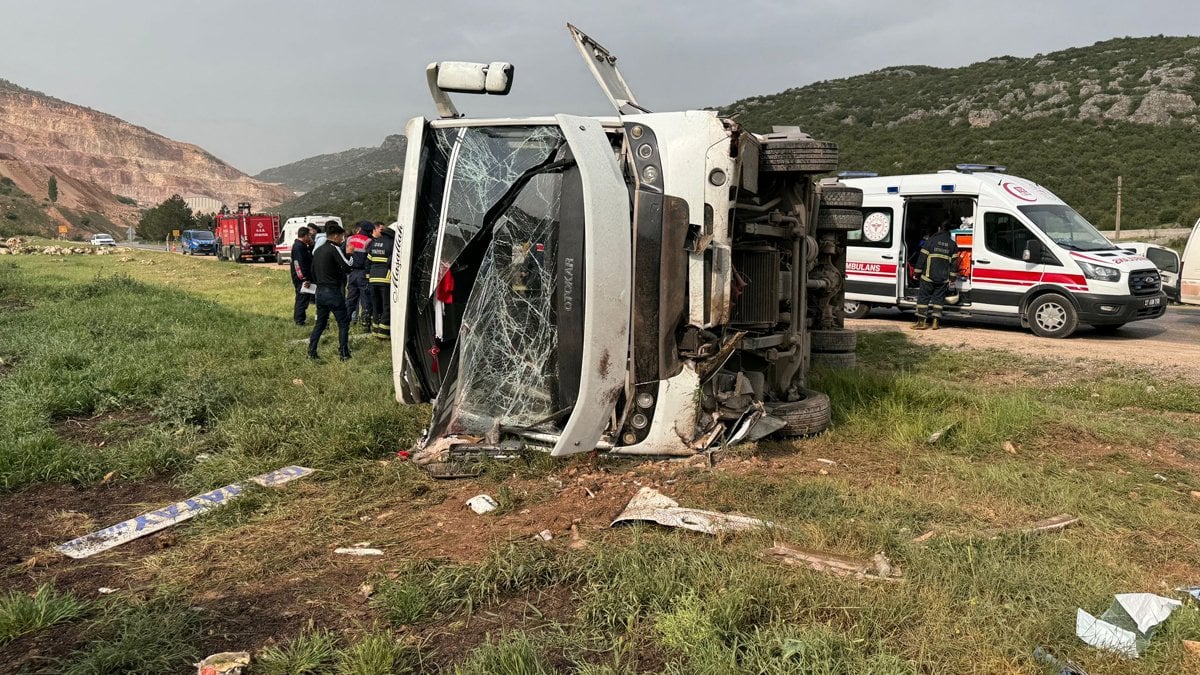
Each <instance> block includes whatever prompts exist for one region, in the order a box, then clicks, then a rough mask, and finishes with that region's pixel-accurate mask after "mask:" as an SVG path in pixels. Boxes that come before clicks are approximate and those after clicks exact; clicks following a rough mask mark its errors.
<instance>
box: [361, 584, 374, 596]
mask: <svg viewBox="0 0 1200 675" xmlns="http://www.w3.org/2000/svg"><path fill="white" fill-rule="evenodd" d="M358 594H359V595H361V596H363V597H364V598H369V597H371V596H372V595H374V594H375V586H374V585H373V584H368V583H363V585H362V586H359V587H358Z"/></svg>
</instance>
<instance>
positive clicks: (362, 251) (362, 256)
mask: <svg viewBox="0 0 1200 675" xmlns="http://www.w3.org/2000/svg"><path fill="white" fill-rule="evenodd" d="M374 229H375V225H374V224H373V223H371V222H370V221H366V220H364V221H362V222H360V223H359V224H358V233H357V234H355V235H353V236H351V237H350V238H349V239H347V240H346V256H347V257H348V258H350V279H349V283H348V286H347V287H346V311H348V312H350V321H351V322H353V321H355V320H357V321H358V322H359V324H361V325H362V327H363V329H364V330H366V331H370V330H371V292H370V289H369V288H368V287H367V246H368V245H369V244H370V243H371V232H372V231H374Z"/></svg>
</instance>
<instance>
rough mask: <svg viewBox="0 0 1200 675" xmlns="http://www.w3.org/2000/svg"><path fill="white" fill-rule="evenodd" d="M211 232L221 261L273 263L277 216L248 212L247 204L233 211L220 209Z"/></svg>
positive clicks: (244, 203) (242, 204)
mask: <svg viewBox="0 0 1200 675" xmlns="http://www.w3.org/2000/svg"><path fill="white" fill-rule="evenodd" d="M213 232H214V233H215V234H216V236H217V258H218V259H220V260H233V261H235V262H244V261H250V262H254V261H258V260H262V261H264V262H274V261H275V241H276V240H277V239H278V238H279V216H272V215H269V214H266V213H251V211H250V203H249V202H242V203H240V204H238V205H237V211H235V212H230V211H228V210H226V209H222V210H221V212H220V213H218V214H217V216H216V223H215V227H214V228H213Z"/></svg>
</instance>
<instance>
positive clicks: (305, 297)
mask: <svg viewBox="0 0 1200 675" xmlns="http://www.w3.org/2000/svg"><path fill="white" fill-rule="evenodd" d="M312 243H313V236H312V232H311V231H310V230H309V229H308V228H307V227H302V228H300V231H299V232H297V233H296V241H295V242H293V243H292V286H294V287H295V288H296V304H295V306H294V307H293V309H292V321H294V322H295V323H296V325H297V326H303V325H304V323H305V320H306V319H307V318H308V306H309V305H310V304H312V301H313V298H314V296H313V294H312V293H305V292H303V291H302V290H301V289H303V288H304V287H305V286H306V285H307V284H311V283H312Z"/></svg>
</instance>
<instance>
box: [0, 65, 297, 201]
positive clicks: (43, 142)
mask: <svg viewBox="0 0 1200 675" xmlns="http://www.w3.org/2000/svg"><path fill="white" fill-rule="evenodd" d="M0 155H7V156H8V157H10V158H11V159H13V160H16V161H19V162H25V163H28V164H33V165H40V166H46V167H54V168H56V169H59V170H61V171H62V172H64V173H65V174H67V175H69V176H72V177H74V178H77V179H79V180H82V181H88V182H91V183H95V184H96V185H99V186H100V187H102V188H104V189H105V190H108V191H109V192H112V193H113V194H116V195H121V196H124V197H131V198H133V199H137V200H138V201H141V202H144V203H147V204H156V203H158V202H161V201H162V200H164V199H167V198H169V197H170V196H171V195H175V194H179V195H182V196H184V197H190V196H208V197H214V198H216V199H219V200H221V201H223V202H224V203H226V204H229V205H231V206H232V205H234V204H236V203H238V202H245V201H248V202H250V203H251V204H253V205H254V207H255V208H256V209H258V208H266V207H269V206H274V205H276V204H279V203H281V202H283V201H285V200H286V199H289V198H290V197H292V196H293V194H292V192H291V191H289V190H288V189H286V188H284V187H282V186H280V185H272V184H269V183H264V182H262V181H258V180H255V179H253V178H251V177H249V176H247V175H246V174H243V173H242V172H240V171H238V170H237V169H235V168H233V167H232V166H230V165H228V164H226V163H225V162H222V161H221V160H219V159H217V158H216V157H213V156H212V155H210V154H209V153H207V152H205V151H204V150H203V149H202V148H199V147H197V146H195V145H191V144H189V143H180V142H178V141H173V140H171V139H169V138H166V137H164V136H160V135H158V134H156V133H154V132H152V131H150V130H148V129H144V128H142V127H139V126H135V125H133V124H130V123H128V122H125V121H123V120H121V119H118V118H116V117H113V116H112V115H107V114H105V113H101V112H97V111H95V110H91V109H89V108H84V107H82V106H77V105H74V104H71V103H67V102H65V101H60V100H58V99H55V98H52V97H49V96H45V95H43V94H39V93H37V92H33V91H29V90H26V89H22V88H20V87H16V86H15V85H11V84H9V83H7V82H4V81H3V80H0Z"/></svg>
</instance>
